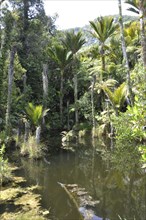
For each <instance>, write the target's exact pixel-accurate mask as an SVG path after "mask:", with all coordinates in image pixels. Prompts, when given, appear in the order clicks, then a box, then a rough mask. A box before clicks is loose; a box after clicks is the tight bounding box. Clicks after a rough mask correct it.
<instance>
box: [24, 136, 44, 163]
mask: <svg viewBox="0 0 146 220" xmlns="http://www.w3.org/2000/svg"><path fill="white" fill-rule="evenodd" d="M44 149H45V148H44V146H43V145H42V144H37V143H36V137H34V136H31V135H30V136H29V138H28V141H27V143H23V144H22V146H21V151H20V153H21V155H23V156H26V155H28V156H29V158H30V159H39V158H41V157H42V156H43V155H44Z"/></svg>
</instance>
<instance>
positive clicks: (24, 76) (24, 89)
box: [23, 74, 27, 94]
mask: <svg viewBox="0 0 146 220" xmlns="http://www.w3.org/2000/svg"><path fill="white" fill-rule="evenodd" d="M26 80H27V76H26V74H24V75H23V93H24V94H25V93H26Z"/></svg>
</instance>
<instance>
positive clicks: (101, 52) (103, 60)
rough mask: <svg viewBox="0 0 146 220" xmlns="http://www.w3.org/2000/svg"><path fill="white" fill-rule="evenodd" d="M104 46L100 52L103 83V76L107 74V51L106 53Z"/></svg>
mask: <svg viewBox="0 0 146 220" xmlns="http://www.w3.org/2000/svg"><path fill="white" fill-rule="evenodd" d="M103 47H104V45H102V46H101V51H100V54H101V66H102V73H101V77H100V78H101V79H100V80H101V81H102V80H103V74H104V72H105V51H104V48H103Z"/></svg>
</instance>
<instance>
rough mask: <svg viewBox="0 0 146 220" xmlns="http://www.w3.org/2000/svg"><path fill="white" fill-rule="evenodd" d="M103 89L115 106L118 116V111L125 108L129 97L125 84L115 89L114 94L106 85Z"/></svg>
mask: <svg viewBox="0 0 146 220" xmlns="http://www.w3.org/2000/svg"><path fill="white" fill-rule="evenodd" d="M102 89H103V91H104V92H105V94H106V96H107V97H108V99H109V101H110V103H111V105H112V106H113V109H114V111H115V114H116V115H118V111H119V110H120V109H121V107H122V106H123V104H124V102H125V99H126V95H127V86H126V84H125V82H124V83H122V84H121V85H120V86H119V87H118V88H117V89H115V90H114V92H112V90H110V89H109V88H108V87H107V85H105V84H103V85H102Z"/></svg>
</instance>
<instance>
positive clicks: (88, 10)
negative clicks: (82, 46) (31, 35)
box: [44, 0, 134, 29]
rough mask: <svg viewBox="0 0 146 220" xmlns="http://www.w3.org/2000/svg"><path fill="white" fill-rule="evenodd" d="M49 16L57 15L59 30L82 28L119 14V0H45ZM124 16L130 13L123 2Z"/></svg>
mask: <svg viewBox="0 0 146 220" xmlns="http://www.w3.org/2000/svg"><path fill="white" fill-rule="evenodd" d="M44 4H45V11H46V13H47V14H48V15H54V14H55V13H57V14H58V15H59V18H58V19H57V21H56V25H57V27H58V28H59V29H66V28H74V27H82V26H84V25H85V24H89V21H91V20H94V19H95V18H96V17H98V16H104V15H115V14H118V0H94V1H92V0H90V1H89V0H86V1H84V0H74V1H71V0H66V1H62V0H44ZM122 8H123V15H124V14H127V15H134V14H133V13H131V12H128V11H127V10H126V8H128V5H127V4H125V3H124V1H122Z"/></svg>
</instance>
